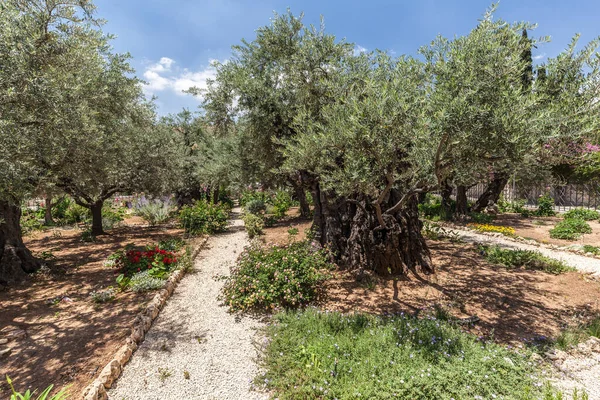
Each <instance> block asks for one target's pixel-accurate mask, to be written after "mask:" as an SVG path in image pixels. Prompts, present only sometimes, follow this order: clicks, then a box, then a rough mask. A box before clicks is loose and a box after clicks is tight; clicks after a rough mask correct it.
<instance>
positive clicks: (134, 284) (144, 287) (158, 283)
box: [128, 271, 165, 293]
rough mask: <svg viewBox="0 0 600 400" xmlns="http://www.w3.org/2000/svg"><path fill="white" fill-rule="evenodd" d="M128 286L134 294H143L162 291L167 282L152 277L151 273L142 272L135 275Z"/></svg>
mask: <svg viewBox="0 0 600 400" xmlns="http://www.w3.org/2000/svg"><path fill="white" fill-rule="evenodd" d="M128 285H129V287H130V288H131V290H133V291H134V292H136V293H142V292H148V291H151V290H157V289H161V288H162V287H163V286H164V285H165V280H164V279H161V278H157V277H155V276H152V275H151V274H150V271H142V272H138V273H137V274H134V275H133V276H132V277H131V279H130V280H129V282H128Z"/></svg>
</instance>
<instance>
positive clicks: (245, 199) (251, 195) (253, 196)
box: [240, 190, 272, 207]
mask: <svg viewBox="0 0 600 400" xmlns="http://www.w3.org/2000/svg"><path fill="white" fill-rule="evenodd" d="M252 200H260V201H262V202H263V203H264V204H271V203H272V202H271V196H269V194H268V193H267V192H263V191H251V190H248V191H245V192H244V193H242V195H241V197H240V205H241V206H242V207H246V204H248V203H249V202H251V201H252Z"/></svg>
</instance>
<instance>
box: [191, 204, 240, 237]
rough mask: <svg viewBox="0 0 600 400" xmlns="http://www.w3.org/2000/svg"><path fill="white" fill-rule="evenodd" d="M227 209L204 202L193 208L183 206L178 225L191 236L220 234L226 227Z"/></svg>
mask: <svg viewBox="0 0 600 400" xmlns="http://www.w3.org/2000/svg"><path fill="white" fill-rule="evenodd" d="M228 218H229V208H227V206H224V205H222V204H219V203H217V204H213V203H210V202H207V201H205V200H200V201H197V202H196V203H195V204H194V205H193V206H184V207H183V208H182V209H181V211H180V212H179V223H180V224H181V226H182V227H183V229H185V231H186V232H187V233H189V234H191V235H199V234H207V233H208V234H210V233H216V232H221V231H223V230H225V228H226V227H227V219H228Z"/></svg>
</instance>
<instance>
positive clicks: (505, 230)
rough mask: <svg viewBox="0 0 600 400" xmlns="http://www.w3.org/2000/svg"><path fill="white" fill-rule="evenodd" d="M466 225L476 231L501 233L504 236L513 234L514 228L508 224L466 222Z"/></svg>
mask: <svg viewBox="0 0 600 400" xmlns="http://www.w3.org/2000/svg"><path fill="white" fill-rule="evenodd" d="M467 227H469V228H471V229H474V230H476V231H477V232H491V233H501V234H503V235H506V236H514V235H515V229H514V228H511V227H510V226H501V225H489V224H467Z"/></svg>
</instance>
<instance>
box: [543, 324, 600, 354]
mask: <svg viewBox="0 0 600 400" xmlns="http://www.w3.org/2000/svg"><path fill="white" fill-rule="evenodd" d="M590 336H594V337H597V338H600V317H596V318H593V319H591V320H590V321H588V322H586V323H582V324H579V325H577V326H571V327H568V328H567V329H565V330H563V331H562V332H561V333H560V334H559V335H558V337H557V338H556V339H555V341H554V345H555V346H556V347H557V348H559V349H561V350H567V349H569V348H570V347H573V346H577V345H578V344H579V343H581V342H585V341H586V340H588V339H589V338H590Z"/></svg>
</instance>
